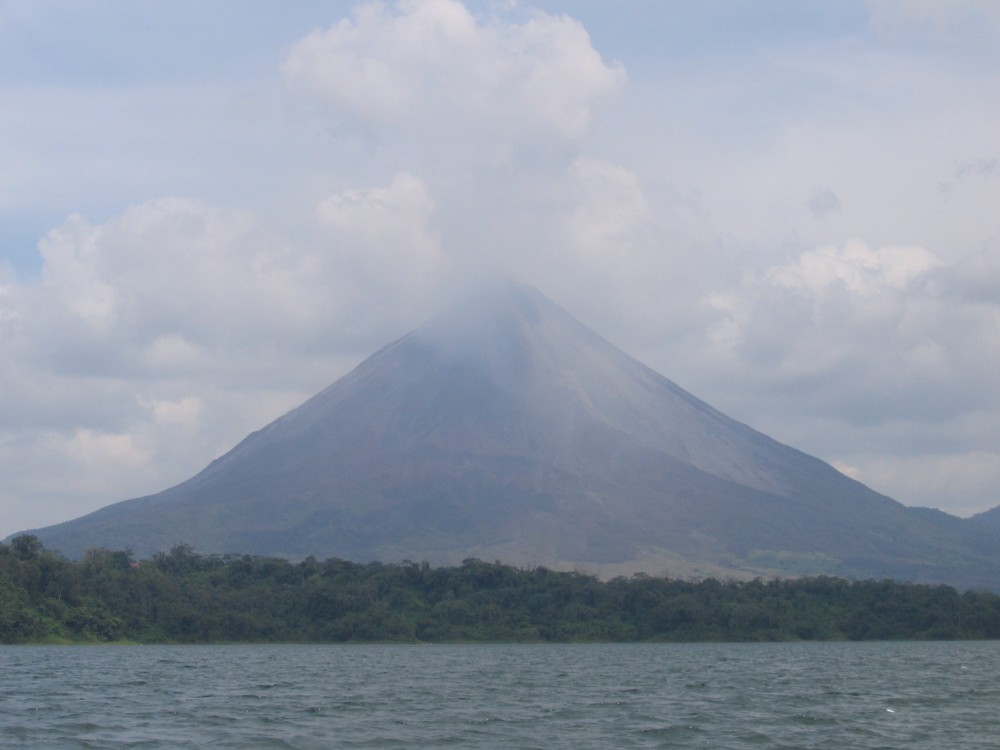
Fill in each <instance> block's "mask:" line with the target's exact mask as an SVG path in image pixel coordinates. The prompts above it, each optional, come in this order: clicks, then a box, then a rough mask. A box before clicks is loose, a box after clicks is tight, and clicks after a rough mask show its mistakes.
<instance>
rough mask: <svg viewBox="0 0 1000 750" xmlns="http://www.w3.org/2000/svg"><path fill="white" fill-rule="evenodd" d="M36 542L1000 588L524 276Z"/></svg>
mask: <svg viewBox="0 0 1000 750" xmlns="http://www.w3.org/2000/svg"><path fill="white" fill-rule="evenodd" d="M29 533H33V534H36V535H37V536H38V537H39V538H40V539H41V540H42V542H43V543H44V544H45V545H46V546H47V547H49V548H50V549H56V550H59V551H61V552H63V554H66V555H67V556H71V557H77V556H80V555H81V554H82V553H83V552H84V551H85V550H86V549H88V548H92V547H108V548H114V549H125V548H128V549H131V550H132V551H133V552H134V553H135V554H136V555H139V556H146V555H149V554H152V553H155V552H157V551H161V550H167V549H169V548H171V547H172V546H174V545H176V544H179V543H185V544H189V545H191V546H192V547H194V548H195V549H196V550H197V551H199V552H203V553H243V554H258V555H273V556H284V557H289V558H293V559H300V558H303V557H306V556H308V555H314V556H316V557H319V558H326V557H339V558H344V559H349V560H355V561H359V562H367V561H372V560H381V561H402V560H413V561H425V560H426V561H429V562H431V563H434V564H453V563H457V562H460V561H461V560H463V559H465V558H470V557H477V558H480V559H486V560H491V561H492V560H499V561H501V562H505V563H510V564H515V565H531V566H533V565H546V566H550V567H556V568H561V569H579V570H583V571H586V572H597V573H601V574H606V575H611V574H616V573H631V572H636V571H639V570H643V571H646V572H649V573H654V574H663V573H666V574H670V575H700V576H705V575H734V576H749V575H800V574H819V573H824V574H835V575H844V576H848V577H893V578H897V579H901V580H919V581H942V582H948V583H953V584H956V585H964V586H990V587H995V586H996V585H997V584H998V583H1000V554H998V553H997V551H996V535H994V534H991V533H989V532H988V531H986V530H984V529H983V528H982V527H981V526H979V525H973V524H969V523H966V522H964V521H962V520H961V519H959V518H956V517H953V516H949V515H947V514H945V513H941V512H939V511H933V510H929V509H918V508H908V507H906V506H904V505H902V504H900V503H898V502H896V501H894V500H892V499H890V498H888V497H885V496H884V495H881V494H879V493H877V492H875V491H873V490H871V489H869V488H868V487H866V486H864V485H863V484H861V483H859V482H857V481H855V480H853V479H851V478H849V477H847V476H845V475H843V474H842V473H840V472H839V471H837V470H836V469H834V468H832V467H831V466H829V465H828V464H826V463H824V462H823V461H821V460H819V459H817V458H813V457H811V456H808V455H806V454H804V453H802V452H800V451H798V450H795V449H793V448H790V447H788V446H786V445H782V444H781V443H778V442H777V441H775V440H772V439H771V438H769V437H767V436H766V435H763V434H761V433H759V432H757V431H755V430H753V429H751V428H750V427H748V426H746V425H744V424H741V423H740V422H738V421H736V420H733V419H731V418H729V417H727V416H725V415H724V414H722V413H720V412H719V411H717V410H716V409H714V408H712V407H711V406H709V405H708V404H706V403H705V402H703V401H701V400H699V399H697V398H695V397H694V396H692V395H691V394H689V393H687V392H686V391H684V390H683V389H681V388H680V387H678V386H677V385H676V384H674V383H673V382H671V381H670V380H668V379H666V378H665V377H663V376H661V375H659V374H657V373H656V372H654V371H653V370H651V369H649V368H648V367H646V366H645V365H643V364H641V363H639V362H638V361H636V360H635V359H633V358H631V357H630V356H628V355H627V354H625V353H624V352H622V351H621V350H620V349H618V348H616V347H615V346H613V345H612V344H610V343H609V342H607V341H606V340H604V339H603V338H601V337H600V336H599V335H597V334H596V333H595V332H593V331H592V330H590V329H589V328H587V327H586V326H585V325H583V324H582V323H581V322H579V321H578V320H577V319H575V318H574V317H573V316H571V315H570V314H569V313H567V312H566V311H565V310H563V309H562V308H561V307H559V306H558V305H556V304H555V303H554V302H552V301H551V300H549V299H548V298H546V297H545V296H544V295H542V294H541V293H540V292H538V291H537V290H536V289H534V288H533V287H529V286H525V285H521V284H516V283H513V282H510V283H506V284H501V285H499V286H496V287H492V288H491V289H490V290H488V291H486V292H483V293H480V294H477V295H476V296H475V297H474V298H470V299H469V300H467V301H465V302H464V303H460V304H457V305H455V306H452V307H450V308H448V309H446V310H445V311H444V312H442V313H440V314H439V315H438V316H436V317H434V318H432V319H431V320H430V321H428V322H427V323H425V324H424V325H423V326H421V327H420V328H418V329H416V330H415V331H413V332H412V333H410V334H408V335H406V336H404V337H403V338H401V339H399V340H397V341H395V342H394V343H391V344H389V345H388V346H386V347H385V348H384V349H382V350H381V351H379V352H377V353H376V354H374V355H372V356H371V357H370V358H368V359H367V360H365V361H364V362H362V363H361V364H360V365H359V366H358V367H357V368H356V369H354V370H353V371H352V372H350V373H349V374H347V375H346V376H344V377H343V378H341V379H340V380H338V381H336V382H335V383H334V384H333V385H331V386H329V387H328V388H326V389H325V390H323V391H322V392H320V393H319V394H317V395H316V396H314V397H312V398H311V399H309V400H308V401H306V402H305V403H303V404H302V405H301V406H299V407H298V408H296V409H294V410H293V411H291V412H289V413H287V414H285V415H284V416H282V417H280V418H279V419H277V420H275V421H274V422H272V423H271V424H269V425H267V426H266V427H264V428H263V429H261V430H259V431H257V432H254V433H252V434H251V435H249V436H248V437H246V438H245V439H244V440H243V441H242V442H240V443H239V444H238V445H237V446H236V447H235V448H233V449H232V450H231V451H230V452H228V453H226V454H225V455H223V456H222V457H220V458H218V459H217V460H215V461H213V462H212V463H211V464H210V465H209V466H207V467H206V468H205V469H204V470H202V471H201V472H200V473H198V474H197V475H195V476H194V477H192V478H191V479H189V480H187V481H185V482H183V483H181V484H179V485H177V486H175V487H171V488H170V489H167V490H164V491H162V492H160V493H157V494H155V495H150V496H147V497H141V498H136V499H132V500H126V501H124V502H120V503H117V504H114V505H110V506H107V507H105V508H103V509H101V510H99V511H97V512H94V513H91V514H90V515H87V516H84V517H82V518H78V519H76V520H73V521H69V522H66V523H62V524H59V525H56V526H51V527H48V528H45V529H40V530H35V531H32V532H29Z"/></svg>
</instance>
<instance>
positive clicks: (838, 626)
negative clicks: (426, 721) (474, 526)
mask: <svg viewBox="0 0 1000 750" xmlns="http://www.w3.org/2000/svg"><path fill="white" fill-rule="evenodd" d="M998 637H1000V596H997V595H996V594H992V593H987V592H977V591H969V592H965V593H959V592H957V591H956V590H955V589H953V588H951V587H949V586H930V585H916V584H901V583H895V582H892V581H853V582H852V581H847V580H843V579H838V578H829V577H824V576H821V577H816V578H803V579H796V580H772V581H764V580H759V579H758V580H754V581H749V582H747V581H718V580H715V579H708V580H703V581H697V582H696V581H683V580H673V579H667V578H652V577H649V576H645V575H636V576H633V577H630V578H616V579H614V580H611V581H607V582H602V581H599V580H598V579H597V578H595V577H592V576H587V575H581V574H579V573H559V572H554V571H551V570H547V569H545V568H534V569H530V570H526V569H519V568H514V567H511V566H508V565H502V564H500V563H486V562H482V561H480V560H466V561H465V562H464V563H463V564H462V565H460V566H455V567H444V568H433V567H430V566H429V565H427V564H426V563H409V562H406V563H402V564H384V563H370V564H367V565H361V564H357V563H351V562H346V561H344V560H338V559H331V560H326V561H323V562H320V561H318V560H315V559H313V558H309V559H306V560H304V561H302V562H299V563H291V562H289V561H287V560H283V559H277V558H267V557H254V556H249V555H247V556H243V555H226V556H216V555H207V556H206V555H199V554H196V553H195V552H194V551H193V550H192V549H191V548H190V547H187V546H184V545H181V546H177V547H175V548H174V549H172V550H171V551H170V552H169V553H160V554H158V555H156V556H155V557H153V558H152V559H151V560H144V561H141V562H139V561H135V560H133V559H132V558H131V556H130V554H129V553H128V552H125V551H121V552H115V551H108V550H93V551H91V552H90V553H89V554H87V555H86V557H85V559H84V560H82V561H81V562H72V561H69V560H66V559H65V558H63V557H61V556H60V555H57V554H55V553H53V552H50V551H48V550H46V549H45V548H44V547H43V546H42V545H41V544H40V543H39V541H38V539H36V538H35V537H32V536H20V537H17V538H15V539H13V540H12V541H11V543H10V544H0V643H45V642H50V643H59V642H110V641H136V642H143V643H208V642H235V641H252V642H264V641H271V642H279V641H280V642H342V641H400V642H420V641H772V640H773V641H780V640H830V639H850V640H871V639H932V638H933V639H945V638H952V639H955V638H998Z"/></svg>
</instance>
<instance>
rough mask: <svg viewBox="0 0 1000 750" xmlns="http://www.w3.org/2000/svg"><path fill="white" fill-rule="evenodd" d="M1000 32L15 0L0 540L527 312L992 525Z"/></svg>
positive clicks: (6, 192) (155, 487)
mask: <svg viewBox="0 0 1000 750" xmlns="http://www.w3.org/2000/svg"><path fill="white" fill-rule="evenodd" d="M998 91H1000V4H997V3H995V2H992V0H982V1H978V0H942V1H941V2H935V1H932V0H871V1H865V0H841V1H839V2H828V3H824V2H816V3H803V2H800V1H799V0H760V1H756V2H750V1H749V0H748V1H746V2H741V1H740V0H732V1H730V0H726V1H723V0H706V1H705V2H698V3H691V2H680V1H677V2H669V1H664V0H622V1H621V2H616V3H608V2H606V1H605V0H535V1H534V2H527V1H514V0H506V1H501V0H497V1H494V2H489V1H487V0H477V1H475V2H473V1H471V0H470V2H468V3H465V4H463V3H461V2H458V0H400V1H399V2H360V3H356V2H337V1H336V0H334V1H325V2H309V1H308V0H302V1H299V2H295V3H285V2H279V1H278V0H269V1H265V0H216V1H215V2H213V3H211V4H209V5H207V6H206V5H205V3H203V2H194V1H193V0H171V2H165V1H163V2H160V1H159V0H150V2H142V3H136V2H133V1H132V0H99V1H98V0H94V1H91V0H0V537H3V536H6V535H7V534H11V533H14V532H16V531H20V530H24V529H27V528H37V527H41V526H45V525H49V524H52V523H57V522H60V521H64V520H69V519H71V518H75V517H78V516H80V515H83V514H85V513H88V512H90V511H93V510H96V509H97V508H100V507H102V506H104V505H107V504H110V503H112V502H116V501H119V500H124V499H127V498H131V497H136V496H140V495H145V494H149V493H153V492H156V491H159V490H162V489H165V488H166V487H168V486H171V485H173V484H176V483H177V482H180V481H182V480H184V479H186V478H188V477H190V476H192V475H193V474H195V473H196V472H197V471H199V470H200V469H201V468H203V467H204V466H205V465H207V464H208V463H209V462H210V461H211V460H212V459H214V458H216V457H217V456H219V455H221V454H222V453H224V452H226V451H227V450H228V449H229V448H231V447H232V446H233V445H235V444H236V443H237V442H238V441H239V440H240V439H242V438H243V437H244V436H245V435H246V434H248V433H249V432H251V431H253V430H255V429H258V428H260V427H262V426H263V425H265V424H266V423H268V422H269V421H271V420H272V419H274V418H276V417H278V416H280V415H281V414H282V413H284V412H285V411H287V410H289V409H290V408H292V407H294V406H297V405H298V404H299V403H301V402H302V401H303V400H305V399H306V398H307V397H309V396H310V395H312V394H313V393H315V392H317V391H319V390H320V389H322V388H323V387H325V386H326V385H328V384H329V383H331V382H333V381H334V380H336V379H337V378H338V377H340V376H341V375H343V374H345V373H346V372H348V371H349V370H350V369H351V368H353V367H354V366H355V365H357V364H358V363H359V362H360V361H361V360H362V359H364V358H365V357H366V356H367V355H369V354H371V353H372V352H374V351H375V350H377V349H379V348H380V347H382V346H383V345H385V344H387V343H388V342H390V341H392V340H394V339H395V338H397V337H398V336H400V335H402V334H404V333H406V332H407V331H409V330H411V329H413V328H415V327H416V326H418V325H419V324H420V323H421V322H422V321H423V320H424V319H426V317H428V316H429V315H430V314H432V313H433V312H434V311H435V310H436V309H437V308H438V307H439V306H440V304H441V302H442V300H444V299H446V298H447V297H448V296H449V295H452V294H455V293H456V292H458V291H460V290H461V289H463V288H467V287H468V286H469V285H472V284H475V283H479V282H481V281H483V280H488V279H491V278H497V277H511V278H515V279H518V280H520V281H523V282H526V283H530V284H533V285H535V286H536V287H537V288H539V289H540V290H541V291H542V292H543V293H545V294H546V295H548V296H549V297H551V298H552V299H554V300H555V301H556V302H558V303H559V304H561V305H562V306H563V307H565V308H566V309H567V310H569V311H570V312H571V313H573V314H574V315H576V316H577V317H578V318H580V319H581V320H582V321H583V322H584V323H586V324H587V325H589V326H590V327H592V328H594V329H595V330H596V331H598V332H599V333H601V334H602V335H603V336H605V337H606V338H608V339H609V340H610V341H612V342H613V343H615V344H616V345H618V346H620V347H621V348H623V349H625V350H626V351H627V352H628V353H630V354H631V355H632V356H634V357H636V358H638V359H639V360H641V361H642V362H644V363H645V364H647V365H649V366H651V367H653V368H654V369H656V370H658V371H659V372H661V373H662V374H664V375H665V376H667V377H668V378H670V379H672V380H674V381H675V382H676V383H678V384H679V385H680V386H682V387H683V388H686V389H687V390H689V391H691V392H692V393H694V394H695V395H697V396H699V397H700V398H702V399H704V400H706V401H708V402H709V403H711V404H712V405H713V406H715V407H716V408H718V409H720V410H721V411H723V412H725V413H727V414H729V415H730V416H732V417H734V418H736V419H738V420H740V421H742V422H745V423H747V424H749V425H751V426H752V427H754V428H756V429H758V430H760V431H762V432H764V433H766V434H768V435H770V436H772V437H774V438H775V439H777V440H779V441H781V442H784V443H787V444H789V445H792V446H794V447H796V448H799V449H800V450H803V451H805V452H807V453H810V454H813V455H816V456H818V457H820V458H822V459H824V460H826V461H828V462H830V463H832V464H833V465H834V466H836V467H837V468H838V469H840V470H841V471H844V472H845V473H847V474H849V475H850V476H853V477H855V478H857V479H859V480H861V481H863V482H865V483H866V484H868V485H869V486H871V487H873V488H874V489H876V490H878V491H880V492H883V493H885V494H887V495H889V496H891V497H893V498H895V499H897V500H899V501H900V502H902V503H904V504H907V505H915V506H930V507H936V508H940V509H942V510H945V511H947V512H950V513H954V514H958V515H962V516H968V515H970V514H973V513H976V512H980V511H983V510H986V509H988V508H991V507H993V506H996V505H1000V210H998V209H1000V96H997V92H998Z"/></svg>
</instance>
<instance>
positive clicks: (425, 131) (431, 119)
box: [282, 0, 624, 153]
mask: <svg viewBox="0 0 1000 750" xmlns="http://www.w3.org/2000/svg"><path fill="white" fill-rule="evenodd" d="M282 72H283V73H284V75H285V78H286V80H287V81H288V84H289V86H290V87H291V89H292V90H293V91H296V92H297V93H299V94H300V95H303V96H305V97H308V98H315V99H317V100H318V101H319V102H321V103H322V104H323V105H324V106H325V107H327V108H328V110H329V112H330V115H331V116H332V117H333V118H334V121H335V122H337V123H339V124H340V125H341V126H343V127H348V128H349V127H354V126H361V127H368V126H379V125H386V124H391V125H393V126H395V127H396V128H400V129H403V130H405V131H407V132H410V133H411V134H413V133H417V134H419V135H420V136H422V137H423V138H425V139H436V138H441V136H442V135H444V138H445V140H446V141H447V140H451V139H453V138H454V136H455V135H456V134H457V133H462V132H463V131H465V132H466V133H467V131H468V129H469V128H474V129H475V130H476V132H475V133H474V134H472V135H473V136H474V138H475V141H476V143H477V144H478V145H479V146H480V147H483V146H484V145H486V144H487V143H490V141H494V143H493V146H494V147H497V146H499V147H500V149H501V153H502V150H503V147H504V144H507V145H510V143H511V142H512V141H513V142H516V141H518V140H520V139H525V138H526V139H529V140H535V139H537V138H539V137H542V138H544V137H551V136H556V137H559V138H565V139H571V140H574V139H579V138H581V137H582V136H583V135H584V134H585V133H586V132H587V130H588V128H589V126H590V124H591V121H592V119H593V116H594V107H595V106H596V105H597V103H598V102H600V101H601V100H602V99H604V98H606V97H607V96H608V95H609V94H610V93H612V92H614V91H615V90H616V89H618V88H619V87H620V86H621V84H622V83H623V81H624V72H623V70H622V68H621V66H619V65H608V64H606V63H605V62H604V61H603V60H602V59H601V57H600V55H599V54H598V53H597V52H596V51H595V50H594V48H593V46H592V45H591V43H590V37H589V35H588V34H587V32H586V30H585V29H584V28H583V26H582V25H581V24H580V23H579V22H578V21H575V20H573V19H571V18H568V17H566V16H550V15H547V14H545V13H541V12H535V13H534V14H533V16H532V18H530V19H529V20H527V21H526V22H524V23H521V24H516V23H505V22H503V21H501V20H499V19H498V18H493V19H490V20H483V19H479V18H476V17H475V16H473V15H472V14H471V13H470V11H469V10H468V8H466V6H464V5H463V4H461V3H459V2H457V1H456V0H401V1H400V2H397V3H394V4H392V5H391V6H387V5H385V4H382V3H365V4H363V5H360V6H358V7H357V8H356V9H355V11H354V14H353V18H351V19H344V20H341V21H339V22H338V23H336V24H334V25H333V26H331V27H330V28H328V29H325V30H317V31H314V32H312V33H311V34H310V35H309V36H307V37H306V38H305V39H303V40H302V41H300V42H299V43H298V44H296V45H295V46H294V47H293V48H292V50H291V52H290V54H289V55H288V58H287V59H286V61H285V63H284V64H283V66H282ZM484 136H487V137H486V138H484Z"/></svg>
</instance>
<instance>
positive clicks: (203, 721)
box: [0, 641, 1000, 750]
mask: <svg viewBox="0 0 1000 750" xmlns="http://www.w3.org/2000/svg"><path fill="white" fill-rule="evenodd" d="M0 670H2V676H3V679H2V680H0V746H2V747H4V748H46V750H58V749H59V748H204V747H206V746H210V747H213V748H302V749H306V748H324V749H326V748H414V747H427V748H431V747H434V748H436V747H461V748H538V749H539V750H556V749H558V748H566V749H567V750H568V749H570V748H573V749H574V750H579V749H580V748H728V749H732V750H742V749H743V748H837V749H838V750H846V749H848V748H900V750H903V749H904V748H905V749H906V750H916V749H918V748H926V749H927V750H932V749H933V750H940V749H941V748H949V750H961V749H964V748H990V749H991V750H993V749H994V748H997V747H998V745H1000V710H998V709H1000V642H995V641H993V642H935V643H923V642H917V643H914V642H909V643H793V644H788V643H784V644H614V645H610V644H609V645H593V644H588V645H568V644H567V645H513V644H512V645H412V646H411V645H400V646H395V645H374V646H373V645H336V646H333V645H331V646H299V645H288V646H274V645H267V646H250V645H247V646H0Z"/></svg>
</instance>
